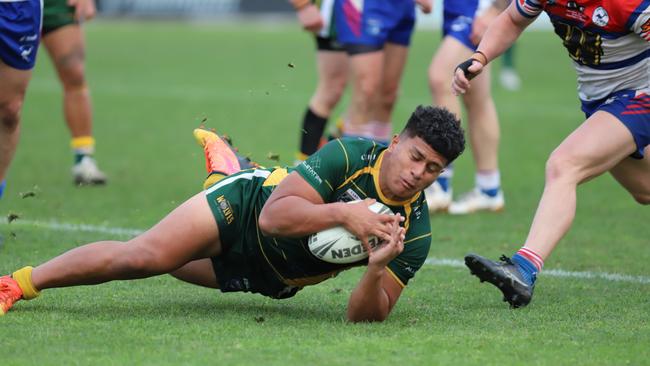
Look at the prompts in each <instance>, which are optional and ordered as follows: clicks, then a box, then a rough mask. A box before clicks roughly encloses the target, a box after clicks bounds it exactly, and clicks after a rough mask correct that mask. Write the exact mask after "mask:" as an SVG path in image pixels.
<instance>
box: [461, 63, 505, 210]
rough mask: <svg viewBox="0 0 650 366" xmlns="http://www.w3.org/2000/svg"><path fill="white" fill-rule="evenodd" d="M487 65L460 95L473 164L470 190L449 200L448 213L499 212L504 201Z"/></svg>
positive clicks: (497, 126) (495, 117)
mask: <svg viewBox="0 0 650 366" xmlns="http://www.w3.org/2000/svg"><path fill="white" fill-rule="evenodd" d="M490 76H491V75H490V68H489V67H485V68H484V69H483V72H482V73H481V74H480V75H479V76H477V77H476V78H475V79H474V80H473V85H472V89H471V90H469V91H468V92H467V93H466V94H464V95H463V101H464V104H465V106H466V108H467V121H468V127H469V128H468V131H469V137H470V141H471V144H472V156H473V158H474V164H475V166H476V173H475V180H476V184H475V187H474V189H472V190H471V191H470V192H467V193H465V194H463V195H461V196H460V198H459V199H458V200H456V201H454V202H452V203H451V205H450V206H449V213H450V214H456V215H463V214H469V213H472V212H476V211H483V210H485V211H501V210H502V209H503V207H504V204H505V201H504V197H503V191H502V190H501V174H500V171H499V162H498V155H499V135H500V133H499V120H498V117H497V110H496V107H495V105H494V100H493V98H492V91H491V87H492V85H491V81H490Z"/></svg>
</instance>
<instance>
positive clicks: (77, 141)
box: [70, 136, 95, 149]
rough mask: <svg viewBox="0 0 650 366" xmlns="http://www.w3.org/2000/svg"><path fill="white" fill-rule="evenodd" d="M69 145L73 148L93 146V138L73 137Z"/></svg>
mask: <svg viewBox="0 0 650 366" xmlns="http://www.w3.org/2000/svg"><path fill="white" fill-rule="evenodd" d="M70 147H71V148H73V149H83V148H86V147H95V138H94V137H92V136H80V137H74V138H73V139H72V140H71V141H70Z"/></svg>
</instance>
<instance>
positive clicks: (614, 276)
mask: <svg viewBox="0 0 650 366" xmlns="http://www.w3.org/2000/svg"><path fill="white" fill-rule="evenodd" d="M0 225H3V226H28V227H35V228H39V229H47V230H58V231H67V232H87V233H101V234H110V235H118V236H125V237H133V236H136V235H138V234H141V233H142V232H144V230H141V229H133V228H122V227H111V226H99V225H86V224H71V223H65V222H58V221H33V220H22V219H18V220H16V221H14V222H12V223H8V222H6V221H0ZM424 264H425V265H428V266H438V267H454V268H465V263H464V262H463V261H462V260H459V259H449V258H433V257H429V258H427V260H426V261H425V262H424ZM540 276H552V277H562V278H579V279H601V280H606V281H613V282H632V283H642V284H650V277H649V276H632V275H626V274H620V273H607V272H591V271H581V272H574V271H566V270H563V269H548V270H545V271H543V272H542V273H540Z"/></svg>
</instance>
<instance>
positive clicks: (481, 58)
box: [456, 50, 488, 80]
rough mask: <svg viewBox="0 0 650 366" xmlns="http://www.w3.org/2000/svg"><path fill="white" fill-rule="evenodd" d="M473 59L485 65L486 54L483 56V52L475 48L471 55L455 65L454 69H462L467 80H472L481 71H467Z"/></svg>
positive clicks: (486, 60) (486, 61)
mask: <svg viewBox="0 0 650 366" xmlns="http://www.w3.org/2000/svg"><path fill="white" fill-rule="evenodd" d="M474 61H476V62H478V63H480V64H481V65H483V66H485V65H487V63H488V58H487V56H485V54H484V53H483V52H481V51H478V50H477V51H476V52H474V54H473V55H472V57H470V58H469V59H467V60H465V61H463V62H461V63H460V64H459V65H458V66H456V70H458V69H461V70H463V74H465V77H466V78H467V80H472V79H474V78H475V77H476V76H477V75H478V74H480V73H481V71H479V72H477V73H473V72H471V71H469V67H470V66H472V64H473V63H474Z"/></svg>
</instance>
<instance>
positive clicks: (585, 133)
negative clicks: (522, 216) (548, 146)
mask: <svg viewBox="0 0 650 366" xmlns="http://www.w3.org/2000/svg"><path fill="white" fill-rule="evenodd" d="M634 149H635V144H634V139H633V138H632V134H631V133H630V131H629V130H628V129H627V128H626V127H625V126H624V125H623V124H622V123H621V122H620V121H618V119H616V118H615V117H614V116H613V115H611V114H609V113H607V112H597V113H595V114H594V115H593V116H591V117H590V118H589V119H587V120H586V121H585V122H584V123H583V124H582V125H581V126H580V127H578V129H576V130H575V131H574V132H573V133H571V135H569V136H568V137H567V138H566V139H565V140H564V141H563V142H562V143H561V144H560V146H558V147H557V148H556V149H555V151H553V153H552V154H551V156H550V157H549V159H548V161H547V163H546V184H545V187H544V193H543V195H542V199H541V200H540V203H539V206H538V207H537V212H536V213H535V218H534V220H533V224H532V226H531V228H530V232H529V233H528V238H527V239H526V242H525V247H527V248H530V249H531V250H533V251H535V253H537V254H538V255H539V256H540V257H541V258H542V259H546V258H547V257H548V256H549V255H550V254H551V252H552V251H553V249H554V248H555V246H556V245H557V243H558V242H559V241H560V239H561V238H562V237H563V236H564V235H565V234H566V232H567V231H568V230H569V227H570V226H571V223H572V222H573V219H574V217H575V209H576V187H577V185H578V184H580V183H582V182H585V181H587V180H589V179H591V178H594V177H597V176H599V175H601V174H602V173H604V172H606V171H608V170H610V169H612V168H614V167H615V166H617V165H618V164H620V163H621V161H623V160H624V159H626V158H627V157H628V156H629V155H630V154H632V152H633V151H634Z"/></svg>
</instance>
